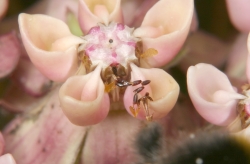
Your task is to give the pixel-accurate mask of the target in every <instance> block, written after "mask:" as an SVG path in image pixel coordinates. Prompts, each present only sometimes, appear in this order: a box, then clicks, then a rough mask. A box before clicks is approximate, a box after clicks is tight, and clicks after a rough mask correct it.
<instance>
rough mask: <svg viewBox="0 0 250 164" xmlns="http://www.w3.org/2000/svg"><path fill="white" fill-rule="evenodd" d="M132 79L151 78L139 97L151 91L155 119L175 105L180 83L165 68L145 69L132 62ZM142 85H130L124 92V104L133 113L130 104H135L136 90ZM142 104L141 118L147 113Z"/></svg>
mask: <svg viewBox="0 0 250 164" xmlns="http://www.w3.org/2000/svg"><path fill="white" fill-rule="evenodd" d="M131 69H132V72H131V81H134V80H142V81H143V80H151V82H150V84H149V85H146V86H145V88H144V90H143V91H142V92H140V93H139V98H140V97H142V96H144V95H145V93H146V92H149V95H150V97H152V98H153V101H148V102H149V110H150V113H151V114H153V119H159V118H162V117H164V116H166V114H168V112H169V111H170V110H171V109H172V108H173V107H174V105H175V103H176V101H177V98H178V95H179V85H178V84H177V83H176V81H175V80H174V79H173V78H172V76H170V75H169V74H168V73H166V72H165V71H164V70H161V69H157V68H151V69H144V68H139V67H137V66H135V65H134V64H131ZM138 87H140V86H134V87H128V88H127V89H126V91H125V94H124V99H123V101H124V105H125V107H126V109H127V111H128V112H129V113H130V114H131V115H132V113H131V111H130V109H129V106H133V97H134V92H133V91H134V90H135V89H136V88H138ZM143 109H144V108H143V106H142V105H141V110H140V112H139V114H138V118H139V119H145V117H146V115H145V112H144V110H143Z"/></svg>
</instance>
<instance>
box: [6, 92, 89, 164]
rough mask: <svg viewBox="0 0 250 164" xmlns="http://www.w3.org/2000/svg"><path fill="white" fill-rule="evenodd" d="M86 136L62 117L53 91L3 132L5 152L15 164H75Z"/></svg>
mask: <svg viewBox="0 0 250 164" xmlns="http://www.w3.org/2000/svg"><path fill="white" fill-rule="evenodd" d="M85 132H86V128H82V127H79V126H75V125H73V124H71V123H70V121H69V120H68V119H67V117H65V115H64V113H63V112H62V109H61V108H60V103H59V99H58V89H56V90H54V92H53V93H52V95H51V94H50V95H48V96H47V97H45V98H44V99H43V100H42V101H40V102H38V101H37V106H35V107H34V108H32V109H31V110H30V112H26V113H25V114H24V115H21V116H18V117H16V118H15V119H14V120H13V121H12V122H11V123H10V124H9V125H8V126H7V127H6V128H5V130H4V132H3V135H4V137H5V143H6V149H5V152H7V153H11V154H12V155H13V157H14V158H15V160H16V161H18V164H42V163H44V164H59V163H60V164H69V163H74V161H75V160H76V156H77V153H79V148H80V145H81V142H82V139H83V137H84V135H85Z"/></svg>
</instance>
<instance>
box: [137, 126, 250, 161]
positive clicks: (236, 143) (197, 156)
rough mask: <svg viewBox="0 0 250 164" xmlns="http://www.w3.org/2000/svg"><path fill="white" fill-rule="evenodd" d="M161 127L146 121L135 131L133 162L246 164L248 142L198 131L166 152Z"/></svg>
mask: <svg viewBox="0 0 250 164" xmlns="http://www.w3.org/2000/svg"><path fill="white" fill-rule="evenodd" d="M164 134H165V133H164V130H163V127H161V125H159V124H158V123H156V122H148V123H147V124H146V125H145V126H144V127H143V128H142V129H141V130H140V131H139V133H138V135H137V138H136V140H135V143H134V145H135V149H136V152H137V154H138V156H139V157H138V161H136V162H135V163H136V164H146V163H147V164H249V163H250V143H249V141H248V140H247V139H246V138H244V137H240V136H233V135H230V134H228V133H225V132H218V131H216V132H201V133H199V134H195V135H194V136H195V137H194V138H188V139H185V141H183V142H182V144H181V145H177V144H176V145H177V146H176V147H175V148H173V150H172V151H169V152H167V151H166V149H167V146H168V145H167V142H166V141H165V137H164Z"/></svg>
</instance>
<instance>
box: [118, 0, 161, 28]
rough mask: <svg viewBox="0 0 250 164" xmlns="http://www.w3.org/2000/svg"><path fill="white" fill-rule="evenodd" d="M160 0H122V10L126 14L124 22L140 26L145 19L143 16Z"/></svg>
mask: <svg viewBox="0 0 250 164" xmlns="http://www.w3.org/2000/svg"><path fill="white" fill-rule="evenodd" d="M156 2H158V0H150V1H145V0H136V1H134V0H122V1H121V3H122V4H121V5H122V11H123V13H126V14H124V15H123V16H124V24H126V25H127V26H129V27H139V26H140V25H141V23H142V21H143V18H144V16H145V14H146V13H147V11H148V10H149V9H150V8H151V7H152V6H153V5H154V4H155V3H156Z"/></svg>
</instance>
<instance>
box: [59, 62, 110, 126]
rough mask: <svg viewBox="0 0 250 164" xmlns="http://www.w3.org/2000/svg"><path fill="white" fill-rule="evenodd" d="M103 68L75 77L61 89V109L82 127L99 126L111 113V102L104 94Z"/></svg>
mask: <svg viewBox="0 0 250 164" xmlns="http://www.w3.org/2000/svg"><path fill="white" fill-rule="evenodd" d="M100 71H101V67H99V66H98V67H97V68H96V69H95V70H94V72H91V73H89V74H87V75H84V76H73V77H71V78H69V79H68V80H67V81H66V82H65V83H64V84H63V85H62V87H61V89H60V91H59V97H60V102H61V107H62V109H63V111H64V113H65V115H66V116H67V117H68V119H69V120H70V121H71V122H72V123H74V124H76V125H81V126H86V125H92V124H97V123H98V122H100V121H102V120H103V119H104V118H105V117H106V116H107V114H108V112H109V107H110V102H109V96H108V94H107V93H104V84H103V82H102V79H101V77H100Z"/></svg>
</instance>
